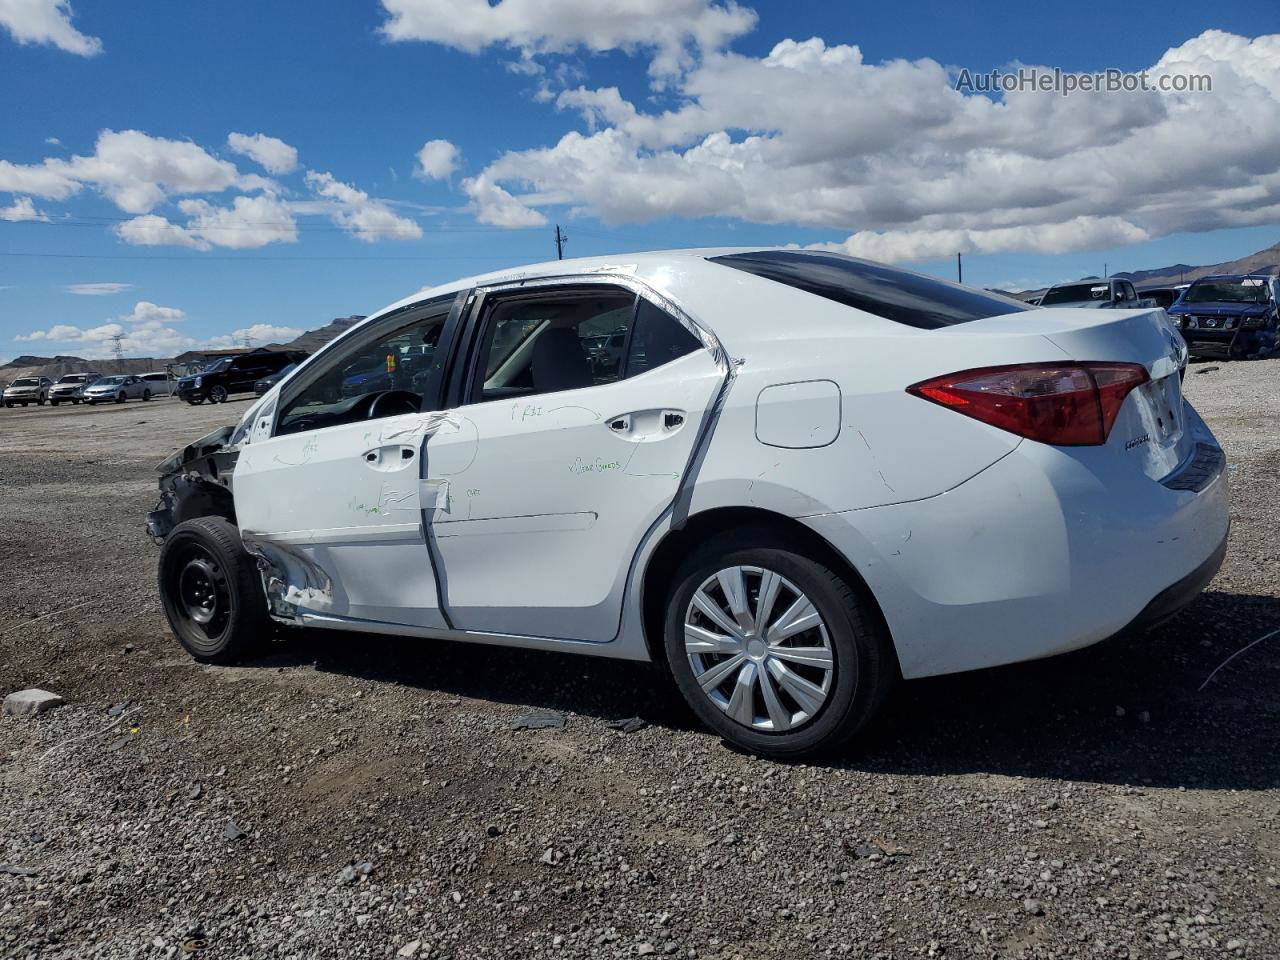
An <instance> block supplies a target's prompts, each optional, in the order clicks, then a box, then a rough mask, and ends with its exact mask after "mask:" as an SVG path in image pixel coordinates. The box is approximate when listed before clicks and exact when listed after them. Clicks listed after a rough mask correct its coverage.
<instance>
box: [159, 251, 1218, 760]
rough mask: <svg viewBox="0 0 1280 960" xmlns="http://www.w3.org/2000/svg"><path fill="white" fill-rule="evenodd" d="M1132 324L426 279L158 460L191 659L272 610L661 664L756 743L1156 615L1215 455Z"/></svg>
mask: <svg viewBox="0 0 1280 960" xmlns="http://www.w3.org/2000/svg"><path fill="white" fill-rule="evenodd" d="M1185 360H1186V349H1185V345H1184V344H1183V343H1182V341H1181V339H1180V337H1179V336H1178V334H1177V333H1176V332H1175V331H1174V330H1172V328H1171V327H1170V325H1169V323H1168V320H1167V319H1166V317H1165V314H1164V312H1163V311H1161V310H1158V309H1143V310H1108V311H1096V310H1081V309H1027V307H1026V305H1025V304H1021V303H1019V302H1017V301H1013V300H1009V299H1005V298H1003V297H999V296H996V295H992V294H988V293H986V292H983V291H979V290H974V289H970V288H966V287H961V286H957V285H955V284H951V283H947V282H944V281H941V280H937V279H934V278H931V277H926V276H921V275H918V274H914V273H910V272H907V271H904V270H899V269H896V268H891V267H887V266H883V265H880V264H875V263H869V262H866V261H861V260H854V259H850V258H847V257H843V256H837V255H833V254H827V253H818V252H809V251H799V250H764V251H681V252H673V253H652V254H635V255H626V256H624V257H621V258H615V259H610V260H605V259H594V260H578V261H573V260H566V261H563V262H555V263H550V264H543V265H540V266H535V267H528V268H524V269H520V270H516V271H506V272H500V273H495V274H491V275H488V276H483V277H477V278H473V279H469V280H465V281H459V282H457V283H451V284H447V285H444V286H441V287H436V288H434V289H428V290H425V291H423V292H421V293H419V294H416V295H414V296H412V297H409V298H408V299H406V300H403V301H401V302H400V303H397V304H395V305H394V306H392V307H389V308H387V309H386V310H383V311H382V312H380V313H378V314H377V315H375V316H373V317H371V318H369V319H368V320H366V321H364V322H363V323H361V324H360V325H359V326H357V327H355V328H353V329H352V330H350V331H349V332H347V333H346V334H344V335H343V336H342V337H341V338H339V339H338V340H335V341H334V342H332V343H330V344H329V345H328V346H326V347H325V348H324V349H323V350H321V351H320V352H319V353H317V354H316V355H315V356H313V357H311V358H310V359H309V360H308V361H307V362H306V363H305V364H303V365H302V366H301V367H299V368H298V369H297V370H296V371H294V372H293V373H292V374H291V375H290V376H289V377H288V378H287V379H285V380H284V381H283V382H282V383H281V384H279V385H277V386H276V387H274V388H273V389H272V390H271V391H270V392H269V393H267V394H266V395H265V396H264V397H263V398H262V399H261V400H260V401H259V402H258V403H257V404H255V405H254V407H253V408H252V409H251V410H250V411H249V413H248V414H246V416H245V418H244V420H243V421H242V422H241V423H240V424H239V426H238V427H236V428H235V429H234V430H232V429H230V428H228V429H226V430H224V431H220V432H219V433H217V434H214V435H212V436H210V437H206V438H204V439H203V440H200V441H197V442H196V443H194V444H192V445H191V446H189V447H187V448H186V449H185V450H183V451H180V452H179V453H178V454H175V455H174V456H173V457H172V458H170V459H169V460H168V461H166V462H165V463H164V464H162V465H161V473H162V474H163V476H162V479H161V482H160V485H161V490H162V502H161V504H160V506H159V507H158V509H157V510H156V511H155V512H154V513H153V514H152V515H151V516H150V518H149V521H148V528H149V530H150V532H151V533H152V535H153V536H155V537H156V538H157V539H160V540H163V541H164V546H163V550H162V553H161V558H160V589H161V593H162V596H163V601H164V607H165V611H166V613H167V615H168V618H169V621H170V623H171V624H172V627H173V630H174V632H175V634H176V635H177V636H178V639H179V640H180V641H181V642H182V644H183V645H184V646H185V647H186V648H187V650H189V651H190V652H191V654H192V655H194V656H195V657H197V658H198V659H201V660H206V661H213V662H225V661H229V660H233V659H235V658H238V657H240V656H242V655H244V654H245V653H246V652H247V651H248V650H249V649H250V648H251V647H252V646H253V645H254V644H256V643H257V642H259V641H260V640H262V639H264V638H265V637H266V636H267V635H268V633H269V632H270V631H269V630H268V626H269V622H268V618H269V617H270V618H274V619H275V620H277V621H280V622H283V623H286V624H291V625H296V626H306V627H313V628H326V629H338V630H345V631H369V632H374V633H390V634H398V635H401V636H404V637H422V638H444V639H450V640H462V641H473V642H479V643H494V644H505V645H509V646H519V647H530V648H537V649H544V650H561V651H570V652H577V653H584V654H590V655H595V656H605V657H618V658H624V659H630V660H637V661H655V662H658V663H660V664H665V665H666V666H667V667H669V669H670V673H671V674H672V676H673V677H674V679H675V682H676V683H677V685H678V686H679V689H680V690H681V691H682V693H683V694H684V696H685V697H686V698H687V699H688V701H689V703H690V705H691V706H692V708H693V709H694V710H695V711H696V712H697V714H698V715H699V716H700V717H701V718H702V719H703V720H704V721H705V722H706V723H707V724H708V725H709V726H710V727H712V728H713V729H714V730H715V731H716V732H718V733H719V734H721V735H722V736H723V737H725V738H726V739H727V740H729V741H732V742H733V743H735V744H737V745H739V746H741V747H743V748H746V749H748V750H752V751H756V752H759V753H763V754H771V755H775V756H799V755H803V754H807V753H811V752H814V751H818V750H823V749H826V748H830V747H832V746H834V745H837V744H839V743H841V742H842V741H844V740H846V739H847V738H848V737H850V736H851V735H852V734H854V733H855V732H856V731H857V730H858V729H859V728H860V727H862V726H863V725H864V724H865V723H866V722H867V721H868V719H869V718H870V717H871V716H872V715H873V714H874V713H875V711H876V709H877V708H878V707H879V706H880V704H881V703H882V702H883V701H884V699H885V697H886V695H887V693H888V692H889V691H890V690H891V689H892V687H893V685H894V683H895V682H896V681H897V680H898V679H899V678H908V679H910V678H914V677H924V676H930V675H936V674H944V673H952V672H956V671H962V670H972V669H975V668H979V667H988V666H994V665H996V664H1004V663H1011V662H1014V661H1019V660H1026V659H1030V658H1034V657H1044V656H1049V655H1052V654H1056V653H1061V652H1064V651H1067V650H1072V649H1075V648H1078V647H1082V646H1085V645H1087V644H1091V643H1094V642H1096V641H1099V640H1102V639H1104V638H1106V637H1108V636H1110V635H1112V634H1114V633H1116V632H1117V631H1120V630H1121V629H1122V628H1125V627H1127V626H1130V625H1151V624H1154V623H1158V622H1160V621H1162V620H1163V619H1165V618H1167V617H1168V616H1170V615H1172V614H1173V613H1174V612H1176V611H1177V610H1179V609H1180V608H1181V607H1182V606H1184V605H1185V604H1187V603H1189V602H1190V601H1191V600H1192V599H1194V598H1195V597H1196V596H1197V595H1198V594H1199V592H1200V591H1201V590H1202V589H1203V588H1204V587H1205V585H1206V584H1207V583H1208V582H1209V580H1210V579H1211V578H1212V577H1213V575H1214V573H1215V572H1216V571H1217V569H1218V567H1219V565H1220V564H1221V562H1222V558H1223V555H1224V552H1225V549H1226V537H1227V528H1228V499H1227V479H1226V474H1225V471H1224V466H1225V464H1224V456H1223V452H1222V450H1221V448H1220V447H1219V445H1218V444H1217V442H1216V441H1215V440H1214V438H1213V435H1212V434H1211V433H1210V431H1209V430H1208V428H1207V427H1206V426H1205V424H1204V423H1203V422H1202V421H1201V419H1200V417H1199V416H1197V414H1196V412H1195V411H1194V410H1193V409H1192V408H1191V406H1190V405H1189V404H1188V403H1187V402H1186V401H1185V400H1184V399H1183V396H1182V390H1181V375H1182V372H1183V368H1184V365H1185Z"/></svg>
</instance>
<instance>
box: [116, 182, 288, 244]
mask: <svg viewBox="0 0 1280 960" xmlns="http://www.w3.org/2000/svg"><path fill="white" fill-rule="evenodd" d="M178 209H179V210H181V211H182V212H183V213H184V214H186V215H187V217H188V220H187V222H186V223H185V224H177V223H173V222H171V221H170V220H169V219H168V218H167V217H162V216H158V215H156V214H145V215H143V216H141V217H134V218H133V219H131V220H126V221H125V222H124V223H121V224H118V225H117V226H116V227H115V228H114V229H115V232H116V235H117V236H118V237H120V239H121V240H123V241H125V243H131V244H134V245H136V246H143V247H160V246H177V247H193V248H195V249H197V250H210V249H212V248H213V247H229V248H231V249H233V250H247V249H254V248H257V247H264V246H266V245H267V244H269V243H296V242H297V240H298V226H297V222H296V221H295V220H294V217H293V212H292V210H290V208H289V206H288V204H286V203H285V202H283V201H282V200H279V199H278V198H277V197H275V196H273V195H271V194H262V195H259V196H256V197H236V198H235V200H233V201H232V203H231V206H229V207H217V206H214V205H213V204H211V203H209V202H208V201H207V200H197V199H188V200H183V201H181V202H180V203H179V204H178Z"/></svg>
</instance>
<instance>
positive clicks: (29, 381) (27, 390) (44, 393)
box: [4, 377, 53, 407]
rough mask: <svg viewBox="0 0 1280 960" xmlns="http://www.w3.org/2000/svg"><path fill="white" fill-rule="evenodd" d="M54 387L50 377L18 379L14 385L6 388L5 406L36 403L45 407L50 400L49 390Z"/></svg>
mask: <svg viewBox="0 0 1280 960" xmlns="http://www.w3.org/2000/svg"><path fill="white" fill-rule="evenodd" d="M51 386H53V381H52V380H50V379H49V378H48V377H18V379H17V380H14V381H13V383H11V384H9V386H7V387H5V390H4V405H5V406H6V407H12V406H16V405H17V404H19V403H20V404H22V405H23V406H24V407H25V406H27V404H30V403H34V404H37V405H38V406H41V407H43V406H44V402H45V401H46V400H47V399H49V388H50V387H51Z"/></svg>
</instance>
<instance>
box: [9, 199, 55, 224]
mask: <svg viewBox="0 0 1280 960" xmlns="http://www.w3.org/2000/svg"><path fill="white" fill-rule="evenodd" d="M0 220H8V221H9V222H10V223H21V222H22V221H23V220H37V221H40V222H41V223H48V222H49V218H48V217H47V216H45V215H44V214H43V213H41V212H40V211H39V210H37V209H36V205H35V204H34V203H32V202H31V198H30V197H17V198H16V199H15V200H14V201H13V205H12V206H9V207H0Z"/></svg>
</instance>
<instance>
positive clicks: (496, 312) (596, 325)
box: [471, 288, 702, 402]
mask: <svg viewBox="0 0 1280 960" xmlns="http://www.w3.org/2000/svg"><path fill="white" fill-rule="evenodd" d="M484 338H485V339H484V340H482V341H481V342H482V345H483V344H485V343H486V341H487V345H484V346H482V350H481V354H482V356H483V358H484V363H483V367H481V368H480V369H482V370H483V372H484V377H483V381H482V382H481V383H479V384H477V385H476V386H475V387H473V389H472V395H471V400H472V401H473V402H474V401H485V400H500V399H504V398H506V397H524V396H533V395H536V394H541V393H555V392H558V391H561V390H580V389H583V388H585V387H594V386H599V385H601V384H606V383H615V382H617V381H619V380H623V379H626V378H628V377H633V376H636V375H638V374H641V373H644V372H645V371H646V370H651V369H654V368H655V367H659V366H661V365H662V364H664V363H669V362H670V361H672V360H675V359H677V358H678V357H682V356H684V355H685V354H687V353H691V352H693V351H694V350H697V349H699V348H700V347H701V346H702V343H701V341H700V340H699V339H698V338H697V337H695V336H694V335H693V334H692V333H690V332H689V331H688V330H687V329H686V328H685V327H684V326H683V325H682V324H681V323H680V322H679V321H678V320H676V319H675V318H674V317H672V316H670V315H669V314H667V313H666V312H665V311H663V310H661V309H660V308H658V307H656V306H654V305H653V304H652V303H650V302H649V301H648V300H646V299H644V298H643V297H639V296H637V295H636V294H634V293H632V292H630V291H628V290H622V289H614V288H606V289H599V288H596V289H588V290H565V291H558V292H556V293H550V294H546V293H543V294H536V295H530V296H521V297H513V298H511V299H504V300H499V301H498V302H497V303H495V304H493V305H492V306H491V307H489V308H488V310H487V311H486V318H485V325H484Z"/></svg>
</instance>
